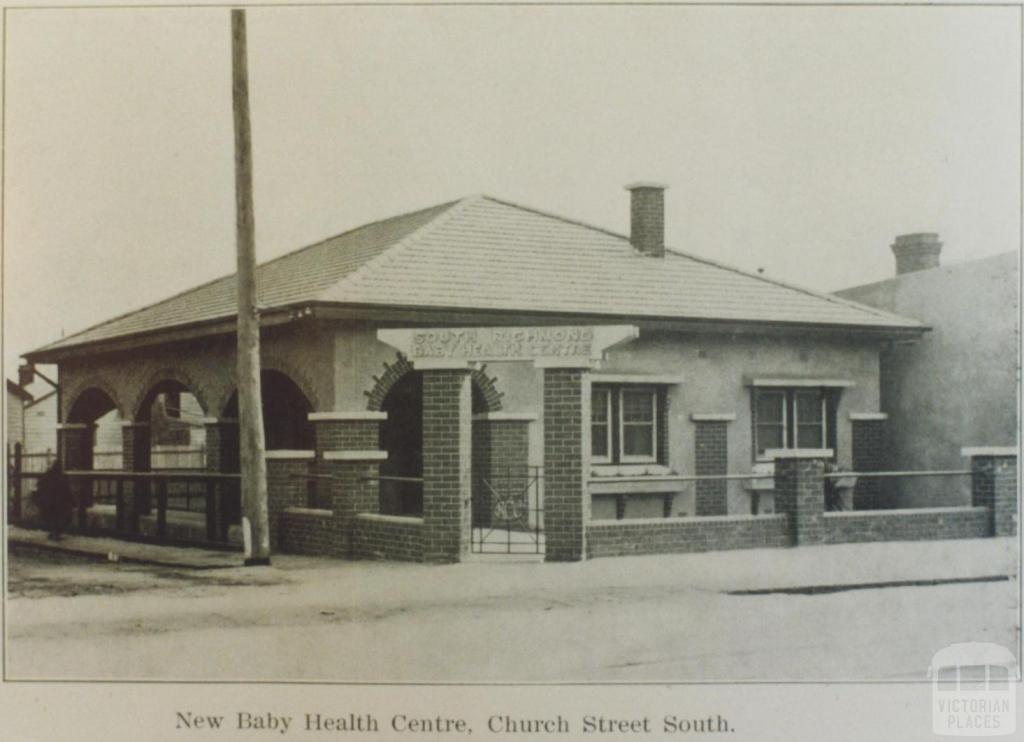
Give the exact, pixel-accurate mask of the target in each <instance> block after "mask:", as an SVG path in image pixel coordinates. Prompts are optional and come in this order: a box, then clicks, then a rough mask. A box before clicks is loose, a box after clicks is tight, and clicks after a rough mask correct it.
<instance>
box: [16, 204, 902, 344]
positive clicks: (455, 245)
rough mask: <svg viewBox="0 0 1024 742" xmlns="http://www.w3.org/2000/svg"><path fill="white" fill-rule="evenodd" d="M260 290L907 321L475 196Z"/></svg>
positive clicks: (365, 298)
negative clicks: (645, 251) (642, 249)
mask: <svg viewBox="0 0 1024 742" xmlns="http://www.w3.org/2000/svg"><path fill="white" fill-rule="evenodd" d="M257 281H258V287H259V301H260V304H261V306H262V307H264V308H266V309H271V308H274V307H284V306H291V305H296V304H303V303H309V302H326V303H337V304H362V305H380V306H382V307H388V306H390V307H397V306H401V307H413V308H438V309H459V310H492V311H493V310H498V311H502V310H505V311H529V312H547V313H552V314H575V315H580V314H584V315H595V316H598V317H599V316H601V315H607V316H610V317H619V318H621V317H635V318H637V319H643V318H667V319H680V320H683V319H687V320H731V321H738V322H743V321H747V322H770V323H781V324H786V323H799V324H802V325H803V324H812V325H815V324H816V325H831V326H839V327H843V326H845V327H850V328H856V327H861V328H880V329H893V330H899V329H920V328H921V325H920V323H918V322H916V321H914V320H909V319H905V318H903V317H898V316H896V315H893V314H890V313H888V312H884V311H881V310H878V309H874V308H872V307H868V306H864V305H861V304H857V303H854V302H850V301H846V300H843V299H839V298H837V297H835V296H831V295H828V294H821V293H816V292H813V291H808V290H805V289H800V288H796V287H793V286H789V285H786V284H784V283H781V282H779V281H774V280H771V279H768V278H765V277H763V276H756V275H753V274H749V273H746V272H743V271H740V270H737V269H735V268H730V267H726V266H723V265H720V264H718V263H715V262H712V261H709V260H705V259H703V258H698V257H695V256H691V255H686V254H683V253H679V252H675V251H672V250H671V249H669V250H668V251H666V253H665V257H664V258H651V257H645V256H642V255H640V254H639V253H638V252H637V251H636V250H634V249H633V247H632V246H631V245H630V243H629V239H628V238H627V237H625V236H623V235H618V234H614V233H611V232H608V231H605V230H602V229H598V228H596V227H591V226H588V225H585V224H580V223H578V222H573V221H570V220H567V219H563V218H560V217H557V216H552V215H549V214H544V213H542V212H539V211H535V210H533V209H528V208H524V207H522V206H517V205H515V204H511V203H508V202H505V201H501V200H498V199H495V198H491V197H488V196H475V197H471V198H466V199H463V200H461V201H456V202H452V203H448V204H442V205H440V206H435V207H432V208H429V209H424V210H422V211H417V212H413V213H411V214H405V215H402V216H398V217H394V218H392V219H387V220H385V221H382V222H376V223H374V224H369V225H366V226H363V227H359V228H358V229H354V230H352V231H350V232H346V233H345V234H342V235H339V236H337V237H333V238H331V239H328V240H325V241H323V242H320V243H317V244H315V245H311V246H309V247H306V248H303V249H301V250H297V251H296V252H293V253H290V254H288V255H285V256H283V257H281V258H277V259H276V260H272V261H270V262H268V263H264V264H263V265H261V266H260V267H259V268H258V270H257ZM235 305H236V298H235V280H234V276H226V277H224V278H220V279H218V280H216V281H212V282H210V283H207V284H204V285H202V286H199V287H198V288H195V289H192V290H190V291H186V292H184V293H181V294H178V295H176V296H173V297H171V298H169V299H166V300H164V301H161V302H158V303H156V304H153V305H151V306H149V307H146V308H144V309H140V310H138V311H135V312H131V313H129V314H125V315H122V316H120V317H117V318H115V319H112V320H109V321H107V322H104V323H102V324H99V325H96V326H95V327H92V328H90V329H88V330H84V331H82V332H79V333H77V334H75V335H71V336H69V337H67V338H63V339H62V340H59V341H57V342H55V343H52V344H50V345H47V346H44V347H43V348H40V349H39V350H37V351H35V352H36V353H39V352H45V351H53V350H59V349H62V348H68V347H72V346H79V345H83V344H87V343H93V342H98V341H103V340H110V339H113V338H119V337H124V336H128V335H134V334H137V333H143V332H151V331H156V330H162V329H168V328H172V327H182V326H186V325H190V324H194V323H198V322H203V321H209V320H215V319H226V318H230V317H232V316H234V314H235Z"/></svg>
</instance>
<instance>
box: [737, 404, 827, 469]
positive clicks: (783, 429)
mask: <svg viewBox="0 0 1024 742" xmlns="http://www.w3.org/2000/svg"><path fill="white" fill-rule="evenodd" d="M835 401H836V399H835V393H834V392H831V391H830V390H828V389H824V388H799V389H781V388H779V389H773V388H757V389H755V390H754V451H755V452H756V458H764V452H765V451H766V450H768V449H771V448H833V449H834V448H835Z"/></svg>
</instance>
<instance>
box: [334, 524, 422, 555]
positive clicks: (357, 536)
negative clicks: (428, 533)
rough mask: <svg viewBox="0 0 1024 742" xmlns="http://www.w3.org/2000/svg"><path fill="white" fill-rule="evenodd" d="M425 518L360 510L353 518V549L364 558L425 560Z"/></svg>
mask: <svg viewBox="0 0 1024 742" xmlns="http://www.w3.org/2000/svg"><path fill="white" fill-rule="evenodd" d="M423 533H424V530H423V519H422V518H410V517H405V516H400V515H378V514H376V513H359V514H358V515H356V517H355V520H354V521H353V522H352V553H353V556H355V557H358V558H361V559H394V560H397V561H403V562H421V561H423Z"/></svg>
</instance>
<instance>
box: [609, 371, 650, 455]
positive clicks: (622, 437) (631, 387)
mask: <svg viewBox="0 0 1024 742" xmlns="http://www.w3.org/2000/svg"><path fill="white" fill-rule="evenodd" d="M627 392H646V393H649V394H650V395H651V422H650V428H651V453H650V455H645V454H627V453H626V424H627V423H626V417H625V415H623V414H622V411H623V409H625V404H624V399H623V398H624V397H625V395H626V393H627ZM618 397H619V409H618V424H619V445H618V447H617V450H616V453H617V454H618V460H619V462H620V463H623V464H656V463H658V390H657V389H656V388H655V387H652V386H644V385H642V384H623V385H622V386H620V387H619V394H618ZM629 424H630V425H634V426H645V427H646V426H647V423H646V422H643V423H635V422H633V423H629ZM609 450H611V449H609Z"/></svg>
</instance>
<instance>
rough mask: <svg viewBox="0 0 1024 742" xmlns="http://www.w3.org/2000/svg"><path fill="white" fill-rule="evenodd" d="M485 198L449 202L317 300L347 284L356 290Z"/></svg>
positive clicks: (325, 290)
mask: <svg viewBox="0 0 1024 742" xmlns="http://www.w3.org/2000/svg"><path fill="white" fill-rule="evenodd" d="M484 198H486V196H483V195H482V194H477V195H474V196H465V197H463V198H460V199H458V200H456V201H450V202H448V203H449V204H450V206H449V207H448V209H447V210H445V211H443V212H441V213H440V214H438V215H437V216H436V217H434V218H433V219H431V220H430V221H428V222H426V223H425V224H421V225H420V226H418V227H417V228H416V229H414V230H413V231H412V232H410V233H409V234H407V235H405V236H404V237H403V238H402V239H400V240H399V241H398V242H396V243H395V244H394V245H392V246H391V247H389V248H388V249H386V250H384V251H383V252H381V253H380V254H378V255H374V256H373V257H372V258H370V259H369V260H367V261H366V262H365V263H363V264H362V265H360V266H359V267H358V268H356V269H355V270H354V271H352V272H351V273H349V274H348V275H346V276H345V277H344V278H342V279H341V280H340V281H338V282H337V283H334V284H331V285H330V286H328V287H327V288H325V289H323V290H322V291H320V292H319V293H318V294H317V297H316V298H321V297H323V295H324V294H325V293H327V292H330V293H336V292H338V291H343V290H344V288H343V287H344V286H345V285H346V284H349V285H350V286H352V287H353V288H354V287H355V285H357V284H359V283H360V282H361V281H362V279H363V277H364V276H365V275H366V274H367V273H368V272H372V271H373V269H374V268H376V267H377V266H378V265H380V264H381V263H386V262H390V261H392V260H394V259H395V256H396V255H398V254H399V253H404V252H406V251H407V250H408V249H409V248H410V247H412V246H413V245H415V244H416V243H417V242H419V240H421V239H422V238H423V236H424V235H426V234H428V233H430V232H433V231H434V230H436V229H437V228H438V227H440V226H441V225H442V224H445V223H447V222H448V221H450V220H451V219H452V218H453V217H454V216H455V215H456V214H458V213H460V212H462V211H464V210H465V209H466V207H467V206H468V205H469V204H471V203H476V202H477V201H480V200H482V199H484ZM444 205H445V204H438V206H435V207H432V208H438V207H439V206H444ZM423 211H427V209H423ZM413 213H419V212H413ZM405 216H408V214H406V215H405Z"/></svg>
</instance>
